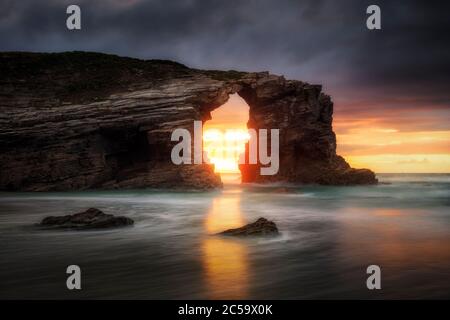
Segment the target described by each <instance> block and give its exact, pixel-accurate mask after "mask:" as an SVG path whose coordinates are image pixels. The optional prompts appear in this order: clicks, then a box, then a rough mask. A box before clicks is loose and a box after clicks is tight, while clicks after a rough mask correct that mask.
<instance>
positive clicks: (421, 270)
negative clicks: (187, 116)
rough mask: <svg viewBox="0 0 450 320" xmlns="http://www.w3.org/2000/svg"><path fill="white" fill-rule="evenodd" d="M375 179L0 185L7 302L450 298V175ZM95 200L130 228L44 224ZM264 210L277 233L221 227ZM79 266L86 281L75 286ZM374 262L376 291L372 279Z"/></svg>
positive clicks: (2, 293) (1, 287) (1, 276)
mask: <svg viewBox="0 0 450 320" xmlns="http://www.w3.org/2000/svg"><path fill="white" fill-rule="evenodd" d="M378 178H379V179H380V181H381V183H380V184H379V185H377V186H355V187H326V186H295V185H282V184H278V185H270V186H260V185H239V184H233V183H231V184H226V185H225V188H224V189H223V190H221V191H213V192H168V191H164V190H131V191H103V192H99V191H86V192H59V193H1V194H0V256H1V259H0V298H2V299H13V298H33V299H47V298H56V299H62V298H64V299H66V298H67V299H70V298H74V299H75V298H76V299H79V298H114V299H115V298H121V299H133V298H137V299H311V298H324V299H331V298H337V299H342V298H364V299H381V298H388V299H389V298H395V299H397V298H450V210H449V208H450V175H431V174H420V175H419V174H414V175H412V174H379V175H378ZM89 207H95V208H99V209H101V210H102V211H104V212H105V213H111V214H114V215H123V216H127V217H130V218H132V219H133V220H134V221H135V225H134V226H132V227H125V228H118V229H111V230H95V231H94V230H90V231H70V230H42V229H40V228H37V227H36V226H35V224H36V223H38V222H39V221H41V220H42V219H43V218H44V217H46V216H49V215H64V214H73V213H76V212H80V211H83V210H85V209H87V208H89ZM259 217H265V218H267V219H269V220H273V221H274V222H275V223H276V224H277V226H278V228H279V230H280V233H281V234H280V236H278V237H270V238H238V239H236V238H229V237H223V236H217V235H215V234H216V233H217V232H220V231H223V230H226V229H229V228H234V227H239V226H242V225H244V224H246V223H249V222H253V221H254V220H256V219H257V218H259ZM72 264H75V265H78V266H80V268H81V287H82V289H81V290H68V289H67V287H66V279H67V277H68V275H67V274H66V268H67V266H69V265H72ZM372 264H375V265H378V266H380V268H381V287H382V288H381V290H368V289H367V287H366V279H367V277H368V276H369V275H368V274H367V273H366V269H367V267H368V266H369V265H372Z"/></svg>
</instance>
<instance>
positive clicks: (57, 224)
mask: <svg viewBox="0 0 450 320" xmlns="http://www.w3.org/2000/svg"><path fill="white" fill-rule="evenodd" d="M133 223H134V221H133V220H132V219H130V218H127V217H115V216H113V215H112V214H105V213H103V212H102V211H101V210H98V209H96V208H89V209H88V210H86V211H83V212H80V213H76V214H73V215H66V216H57V217H54V216H50V217H46V218H44V219H43V220H42V222H41V223H40V226H42V227H49V228H57V229H78V230H83V229H105V228H115V227H123V226H129V225H132V224H133Z"/></svg>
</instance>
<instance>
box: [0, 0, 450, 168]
mask: <svg viewBox="0 0 450 320" xmlns="http://www.w3.org/2000/svg"><path fill="white" fill-rule="evenodd" d="M69 4H78V5H79V6H80V7H81V12H82V29H81V30H79V31H69V30H67V28H66V25H65V20H66V17H67V15H66V12H65V9H66V7H67V6H68V5H69ZM370 4H377V5H379V6H380V8H381V24H382V29H381V30H374V31H371V30H368V29H367V28H366V24H365V23H366V18H367V14H366V8H367V6H368V5H370ZM449 15H450V3H449V2H448V1H415V0H396V1H378V0H372V1H365V0H355V1H351V0H342V1H333V0H328V1H326V0H311V1H310V0H308V1H300V0H297V1H285V0H239V1H238V0H180V1H177V0H173V1H167V0H164V1H162V0H155V1H144V0H128V1H127V0H99V1H95V2H94V1H88V0H77V1H73V0H70V1H65V0H47V1H43V0H42V1H37V0H34V1H33V0H21V1H15V0H0V50H1V51H44V52H57V51H68V50H85V51H99V52H105V53H114V54H119V55H123V56H131V57H137V58H143V59H152V58H159V59H171V60H175V61H178V62H181V63H184V64H186V65H187V66H190V67H195V68H203V69H223V70H228V69H236V70H243V71H265V70H267V71H270V72H271V73H274V74H278V75H284V76H285V77H286V78H288V79H297V80H302V81H307V82H310V83H314V84H321V85H323V90H324V91H325V92H326V93H327V94H329V95H331V97H332V99H333V101H334V104H335V107H334V125H333V127H334V130H335V132H336V134H337V142H338V153H339V154H341V155H343V156H344V157H345V158H346V159H347V160H348V161H349V162H350V163H351V164H352V165H353V166H356V167H368V168H371V169H373V170H374V171H376V172H450V126H449V120H450V59H449V57H450V19H449Z"/></svg>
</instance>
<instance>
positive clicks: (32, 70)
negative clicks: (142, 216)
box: [0, 52, 376, 191]
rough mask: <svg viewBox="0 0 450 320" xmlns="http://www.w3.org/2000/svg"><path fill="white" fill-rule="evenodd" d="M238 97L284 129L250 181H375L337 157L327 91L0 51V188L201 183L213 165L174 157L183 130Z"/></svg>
mask: <svg viewBox="0 0 450 320" xmlns="http://www.w3.org/2000/svg"><path fill="white" fill-rule="evenodd" d="M232 93H238V94H239V95H240V96H241V97H242V98H243V99H245V100H246V102H247V103H248V105H249V106H250V119H249V123H248V126H249V127H251V128H255V129H259V128H279V129H280V171H279V172H278V174H277V175H274V176H260V175H259V169H258V166H257V165H242V166H241V171H242V176H243V181H245V182H267V181H290V182H300V183H319V184H344V185H347V184H371V183H376V178H375V175H374V174H373V172H371V171H370V170H367V169H359V170H357V169H352V168H350V166H349V165H348V164H347V163H346V162H345V160H344V159H343V158H342V157H339V156H337V155H336V138H335V135H334V133H333V130H332V113H333V104H332V102H331V100H330V97H329V96H327V95H325V94H324V93H322V92H321V87H320V86H317V85H309V84H307V83H304V82H301V81H294V80H286V79H284V78H283V77H281V76H275V75H271V74H268V73H266V72H262V73H246V72H237V71H204V70H195V69H190V68H188V67H186V66H184V65H181V64H178V63H175V62H171V61H164V60H145V61H144V60H138V59H131V58H122V57H118V56H114V55H106V54H99V53H85V52H67V53H53V54H44V53H14V52H11V53H0V190H11V191H13V190H28V191H45V190H81V189H90V188H140V187H167V188H178V187H180V188H196V189H209V188H214V187H219V186H220V185H221V182H220V177H219V176H217V175H216V174H214V172H213V168H212V167H211V166H210V165H207V164H204V165H181V166H176V165H173V164H172V163H171V160H170V151H171V149H172V146H173V145H174V142H171V141H170V135H171V132H172V131H173V130H174V129H175V128H186V129H188V130H190V131H193V121H194V120H202V121H206V120H208V119H210V112H211V111H212V110H214V109H215V108H218V107H220V106H221V105H222V104H223V103H225V102H226V101H227V99H228V96H229V95H230V94H232Z"/></svg>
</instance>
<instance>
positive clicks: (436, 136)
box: [204, 94, 450, 173]
mask: <svg viewBox="0 0 450 320" xmlns="http://www.w3.org/2000/svg"><path fill="white" fill-rule="evenodd" d="M411 112H413V111H411ZM374 113H375V112H374ZM411 119H412V120H411V121H400V120H399V118H395V117H392V116H391V115H387V114H386V116H385V117H382V116H378V117H375V116H373V115H371V114H370V113H369V114H367V115H364V114H360V115H351V114H347V113H345V112H339V111H338V110H336V108H335V113H334V119H333V129H334V131H335V132H336V136H337V153H338V154H340V155H342V156H343V157H344V158H345V159H346V160H347V161H348V162H349V163H350V164H351V165H352V166H353V167H356V168H370V169H372V170H374V171H375V172H379V173H381V172H394V173H396V172H409V173H421V172H423V173H440V172H450V130H445V129H444V130H443V129H442V128H438V129H437V130H436V131H432V130H429V129H424V127H426V126H423V123H420V120H422V121H423V122H426V121H427V118H426V114H424V115H423V116H417V117H416V118H414V117H412V118H411ZM247 120H248V105H247V104H246V103H245V101H244V100H243V99H242V98H241V97H239V96H238V95H236V94H235V95H231V96H230V99H229V101H228V102H227V103H226V104H224V105H223V106H221V107H220V108H218V109H216V110H215V111H213V112H212V120H210V121H207V122H206V123H205V125H204V131H205V134H207V132H208V131H209V135H210V136H216V141H212V140H211V139H210V141H209V142H207V141H205V142H204V144H205V145H204V147H205V151H206V152H207V153H208V155H210V154H211V155H212V154H213V153H214V152H216V159H215V161H216V167H217V166H218V167H219V168H217V169H216V171H219V172H235V171H237V165H235V162H236V161H235V160H233V159H236V157H237V156H236V154H238V153H240V152H243V150H244V149H243V146H244V144H245V139H243V138H242V135H239V136H240V137H241V139H240V140H239V141H237V142H236V141H235V143H234V144H233V143H232V144H228V145H227V144H226V143H224V142H223V140H222V139H221V138H220V137H217V133H218V132H222V135H224V131H225V130H226V129H235V130H237V131H236V132H241V133H242V132H245V131H246V124H247ZM396 121H397V122H396ZM219 136H220V135H219ZM217 139H219V140H220V141H222V142H220V143H219V145H220V147H219V148H217V146H218V144H217V143H218V140H217ZM219 149H220V150H219ZM230 150H231V153H233V152H234V153H235V155H234V156H225V157H224V156H220V154H221V153H220V152H227V151H230ZM208 151H209V152H208ZM213 160H214V159H213ZM213 160H212V162H214V161H213ZM218 162H221V163H220V164H218ZM233 164H234V165H233Z"/></svg>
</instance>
